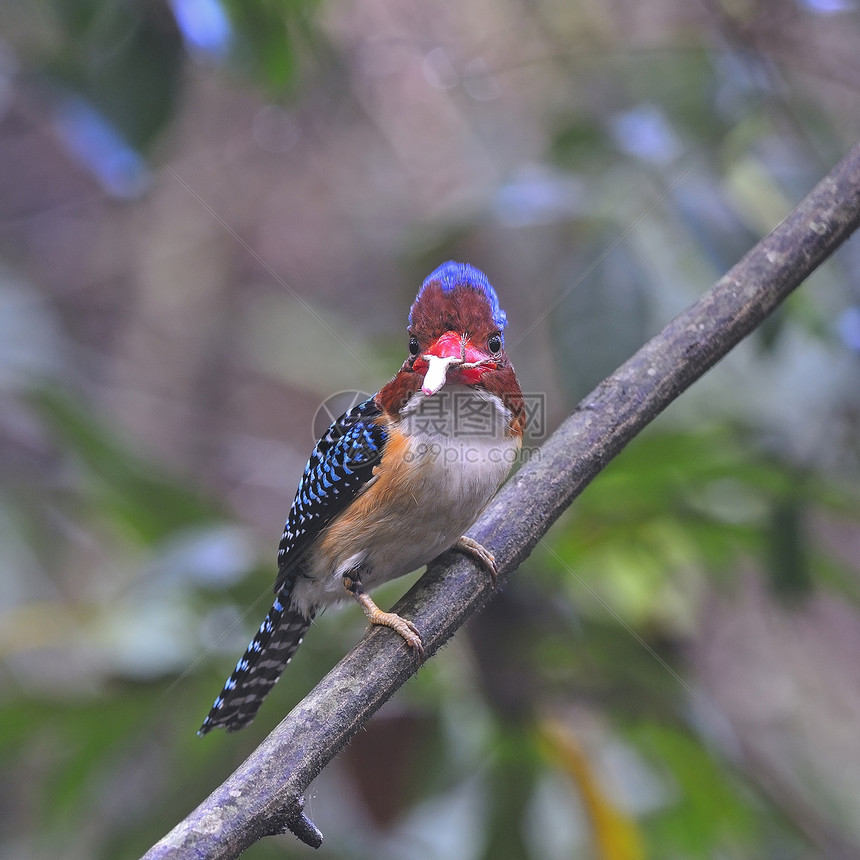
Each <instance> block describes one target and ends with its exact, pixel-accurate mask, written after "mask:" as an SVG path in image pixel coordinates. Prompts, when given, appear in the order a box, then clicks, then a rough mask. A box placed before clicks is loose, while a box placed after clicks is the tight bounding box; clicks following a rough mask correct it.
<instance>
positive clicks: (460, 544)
mask: <svg viewBox="0 0 860 860" xmlns="http://www.w3.org/2000/svg"><path fill="white" fill-rule="evenodd" d="M451 549H456V550H459V551H460V552H462V553H463V554H464V555H467V556H469V558H471V559H473V560H474V561H476V562H477V563H478V564H479V565H481V567H483V568H484V569H485V570H486V571H487V573H489V574H490V582H491V583H492V585H493V588H495V587H496V579H497V578H498V572H497V571H496V557H495V556H494V555H493V554H492V553H491V552H490V551H489V550H488V549H487V548H486V547H485V546H483V545H482V544H479V543H478V542H477V541H476V540H472V538H470V537H466V535H463V536H462V537H460V538H457V541H456V542H455V543H454V545H453V546H452V547H451Z"/></svg>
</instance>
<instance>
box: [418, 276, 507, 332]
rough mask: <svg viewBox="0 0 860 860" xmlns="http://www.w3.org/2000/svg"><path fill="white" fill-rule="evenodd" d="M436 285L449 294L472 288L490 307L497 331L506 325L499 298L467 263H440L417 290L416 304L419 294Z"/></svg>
mask: <svg viewBox="0 0 860 860" xmlns="http://www.w3.org/2000/svg"><path fill="white" fill-rule="evenodd" d="M433 283H438V284H440V285H441V286H442V291H443V292H445V293H450V292H451V291H452V290H453V289H455V288H457V287H462V286H468V287H472V288H473V289H475V290H479V291H480V292H482V293H483V294H484V298H486V300H487V302H488V303H489V305H490V310H491V311H492V313H493V322H494V323H495V324H496V325H497V326H498V327H499V331H503V330H504V328H505V326H506V325H507V323H508V317H507V314H506V313H505V312H504V311H503V310H502V309H501V308H500V307H499V297H498V296H497V295H496V291H495V290H494V289H493V286H492V284H491V283H490V282H489V281H488V280H487V276H486V275H485V274H484V273H483V272H482V271H480V270H479V269H476V268H475V267H474V266H470V265H469V264H468V263H455V262H454V261H453V260H449V261H448V262H447V263H442V265H441V266H439V268H438V269H436V270H435V271H434V272H431V273H430V274H429V275H428V276H427V277H426V278H425V280H424V283H423V284H421V289H420V290H418V295H417V296H416V298H415V301H416V302H417V301H418V300H419V299H420V298H421V293H423V292H424V290H425V289H427V287H428V286H429V285H430V284H433ZM409 324H410V325H411V324H412V312H411V311H410V312H409Z"/></svg>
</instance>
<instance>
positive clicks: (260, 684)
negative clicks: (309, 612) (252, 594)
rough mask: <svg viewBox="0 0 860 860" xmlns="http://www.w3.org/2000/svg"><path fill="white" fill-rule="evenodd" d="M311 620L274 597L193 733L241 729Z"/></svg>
mask: <svg viewBox="0 0 860 860" xmlns="http://www.w3.org/2000/svg"><path fill="white" fill-rule="evenodd" d="M311 621H313V616H310V617H308V616H306V615H303V614H302V613H300V612H297V611H296V610H294V609H289V608H287V607H285V606H284V605H283V604H282V603H281V601H280V599H279V598H276V599H275V602H274V604H273V605H272V608H271V609H270V610H269V614H268V615H267V616H266V618H265V619H264V621H263V623H262V624H261V625H260V629H259V630H258V631H257V633H256V635H255V636H254V638H253V639H252V640H251V644H250V645H248V648H247V649H246V651H245V653H244V654H243V655H242V659H241V660H239V662H238V663H237V664H236V668H235V669H234V670H233V674H232V675H230V677H229V678H228V679H227V682H226V683H225V684H224V689H223V690H221V694H220V695H219V696H218V698H217V699H215V703H214V704H213V705H212V710H211V711H209V716H207V717H206V719H205V720H204V721H203V725H202V726H201V727H200V730H199V731H198V732H197V734H198V735H200V736H201V737H202V736H203V735H205V734H207V733H208V732H210V731H211V730H212V729H216V728H220V727H224V728H226V729H227V731H228V732H235V731H238V730H239V729H243V728H245V726H247V725H248V724H249V723H250V722H251V721H252V720H253V719H254V717H255V716H256V715H257V711H258V710H259V707H260V705H261V704H262V703H263V699H265V698H266V695H267V694H268V692H269V690H271V689H272V687H273V686H274V685H275V682H276V681H277V680H278V678H280V677H281V673H282V672H283V671H284V668H285V667H286V665H287V663H289V662H290V660H291V659H292V656H293V654H295V652H296V650H297V649H298V647H299V645H301V644H302V639H303V638H304V635H305V633H306V632H307V629H308V627H310V625H311Z"/></svg>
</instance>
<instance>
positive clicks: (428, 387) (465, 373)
mask: <svg viewBox="0 0 860 860" xmlns="http://www.w3.org/2000/svg"><path fill="white" fill-rule="evenodd" d="M433 358H436V359H440V360H439V361H433V360H432V359H433ZM413 367H414V368H415V370H416V371H418V372H419V373H421V372H423V373H424V385H423V386H422V389H423V391H424V393H425V394H426V395H428V396H429V395H431V394H435V393H436V392H437V391H439V389H440V388H442V386H443V385H444V384H445V383H446V382H451V383H453V384H455V385H474V384H475V383H476V382H478V380H479V379H480V378H481V376H482V375H483V374H484V373H486V372H487V371H488V370H495V368H496V362H495V361H493V359H492V357H491V356H490V355H488V354H487V353H486V352H484V351H483V350H480V349H478V348H477V347H476V346H475V345H474V344H473V343H472V342H471V341H470V340H469V338H467V337H465V336H463V335H461V334H458V333H457V332H455V331H446V332H445V334H443V335H442V336H441V337H438V338H437V339H436V340H435V341H434V342H433V343H432V344H431V345H430V347H429V348H428V349H427V350H426V351H425V352H424V353H422V354H421V355H420V356H419V357H418V358H417V359H415V364H414V365H413Z"/></svg>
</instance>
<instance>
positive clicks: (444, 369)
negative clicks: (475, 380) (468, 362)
mask: <svg viewBox="0 0 860 860" xmlns="http://www.w3.org/2000/svg"><path fill="white" fill-rule="evenodd" d="M422 358H423V359H424V360H425V361H426V362H427V363H428V365H429V367H428V368H427V373H425V374H424V382H423V383H422V385H421V390H422V391H423V392H424V394H426V395H427V396H428V397H430V396H432V395H433V394H435V393H436V392H437V391H438V390H439V389H440V388H441V387H442V386H443V385H444V384H445V377H446V376H447V374H448V368H449V367H450V366H451V365H452V364H462V363H463V359H462V358H458V357H457V356H456V355H449V356H447V357H446V358H439V356H438V355H425V356H422Z"/></svg>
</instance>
